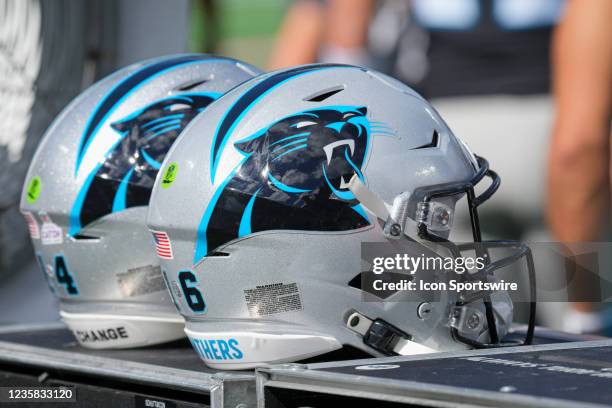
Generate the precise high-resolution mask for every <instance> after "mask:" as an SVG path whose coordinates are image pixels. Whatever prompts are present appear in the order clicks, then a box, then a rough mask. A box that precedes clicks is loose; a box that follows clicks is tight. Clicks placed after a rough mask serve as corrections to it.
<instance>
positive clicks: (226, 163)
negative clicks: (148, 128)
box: [147, 65, 512, 369]
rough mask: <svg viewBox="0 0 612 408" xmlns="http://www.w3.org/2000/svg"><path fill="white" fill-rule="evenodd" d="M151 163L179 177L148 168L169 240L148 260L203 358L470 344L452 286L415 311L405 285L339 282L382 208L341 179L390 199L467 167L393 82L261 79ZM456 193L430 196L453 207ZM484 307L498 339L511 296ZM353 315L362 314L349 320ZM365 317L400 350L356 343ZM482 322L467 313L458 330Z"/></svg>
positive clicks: (230, 360)
mask: <svg viewBox="0 0 612 408" xmlns="http://www.w3.org/2000/svg"><path fill="white" fill-rule="evenodd" d="M210 123H216V124H217V126H215V127H211V126H210ZM164 167H165V168H170V167H173V168H177V169H178V172H177V173H176V177H175V178H174V179H173V182H172V184H171V185H170V186H169V187H168V188H163V180H162V179H161V178H160V177H158V180H157V182H156V185H155V187H154V190H153V194H152V198H151V205H150V207H149V213H148V216H147V223H148V225H149V227H150V228H151V229H152V230H155V231H158V232H159V231H161V232H163V233H164V234H165V235H166V236H167V237H168V242H169V245H170V246H171V248H172V252H173V258H172V259H164V260H162V262H161V264H162V267H163V268H164V270H165V271H166V273H167V278H168V280H169V282H170V284H169V286H170V288H171V291H172V296H173V298H174V300H175V302H176V304H177V307H178V308H179V310H180V312H181V314H182V315H183V316H184V317H185V319H186V333H187V334H188V336H189V338H190V340H191V341H192V344H193V346H194V348H195V349H196V351H197V352H198V353H199V354H200V356H201V358H202V359H203V360H204V361H205V362H206V364H208V365H209V366H211V367H216V368H224V369H233V368H246V367H253V366H257V365H263V364H270V363H278V362H287V361H297V360H301V359H305V358H308V357H312V356H316V355H321V354H324V353H328V352H331V351H333V350H337V349H340V348H341V347H345V346H350V347H352V348H355V349H360V350H362V351H363V352H366V353H368V354H370V355H375V356H381V355H388V354H391V353H387V351H389V352H390V351H394V352H396V353H400V352H401V354H411V353H422V352H433V351H437V350H455V349H464V348H467V347H469V345H467V344H465V343H463V342H460V341H457V339H456V338H454V337H453V335H452V333H451V326H452V325H453V324H454V323H453V322H452V320H453V316H454V313H455V304H456V302H457V299H456V296H455V295H453V294H452V293H450V292H442V293H440V298H439V301H437V302H432V304H431V307H430V310H429V313H428V317H427V318H426V319H424V318H420V317H419V315H418V313H417V310H418V308H419V305H420V304H421V302H418V301H415V300H414V299H411V298H410V295H409V294H406V293H399V292H398V293H396V294H394V295H392V296H390V297H389V298H387V299H386V300H387V301H386V302H365V301H364V299H363V293H362V291H361V290H360V289H359V288H357V287H355V285H351V284H350V282H352V281H354V280H355V278H356V277H358V276H359V275H360V272H361V271H363V270H364V269H362V267H363V265H362V260H361V256H360V250H361V245H362V243H366V242H370V243H376V242H379V243H384V242H388V241H389V240H388V237H387V234H386V233H385V231H384V218H383V219H382V220H380V219H379V218H378V217H377V212H376V211H373V210H372V208H368V206H367V205H365V203H364V202H362V201H360V199H359V197H357V196H356V195H355V194H354V192H353V190H352V189H351V187H350V186H351V183H352V182H353V180H354V179H355V178H356V179H357V180H360V181H361V183H362V184H363V185H365V186H367V189H369V191H371V192H372V194H373V195H375V196H376V197H378V198H377V200H380V201H381V202H383V203H384V202H386V203H393V202H394V199H395V198H396V197H398V195H401V194H402V193H404V192H417V191H421V190H422V189H423V188H429V187H431V186H440V185H448V184H453V183H457V182H459V183H464V182H466V181H469V180H472V179H473V178H474V177H476V176H477V175H479V174H481V167H480V165H479V162H478V161H477V159H476V158H475V156H474V155H472V153H470V152H469V150H468V149H467V147H466V146H465V145H464V144H463V143H462V142H461V141H460V140H459V139H458V138H457V137H455V136H454V135H453V133H452V132H451V130H450V129H449V128H448V127H447V125H446V124H445V123H444V121H443V120H442V119H441V118H440V116H439V115H438V114H437V113H436V111H435V110H434V109H433V108H432V107H431V105H430V104H429V103H428V102H426V101H425V100H424V99H423V98H422V97H420V96H419V95H418V94H416V93H415V92H414V91H412V90H411V89H409V88H408V87H406V86H405V85H403V84H401V83H400V82H398V81H396V80H393V79H392V78H390V77H387V76H385V75H383V74H380V73H377V72H374V71H371V70H368V69H364V68H359V67H354V66H343V65H307V66H302V67H297V68H292V69H288V70H282V71H277V72H273V73H269V74H265V75H262V76H259V77H257V78H255V79H252V80H250V81H248V82H246V83H244V84H242V85H240V86H239V87H237V88H235V89H233V90H232V91H230V92H228V93H227V94H226V95H224V96H223V97H222V98H220V99H218V100H217V101H216V102H215V103H214V104H212V105H211V106H210V107H209V109H207V110H206V112H204V113H203V114H202V115H201V116H199V117H197V118H196V119H195V120H194V121H193V122H192V123H190V125H189V126H188V127H187V128H186V130H185V131H184V132H183V134H182V135H181V137H180V138H179V140H178V141H177V143H175V145H174V146H173V147H172V149H171V151H170V152H169V153H168V155H167V157H166V159H165V161H164ZM483 169H484V168H483ZM462 195H463V194H459V193H457V194H454V195H450V196H448V197H439V198H438V199H436V201H437V202H439V203H441V204H443V205H445V206H446V208H449V209H450V210H452V209H453V208H454V204H455V201H456V200H457V199H459V198H461V196H462ZM384 207H385V206H384V205H383V208H384ZM179 209H180V210H179ZM411 217H412V219H407V220H406V222H407V224H410V223H412V225H413V227H414V226H415V225H416V223H417V221H418V220H417V219H416V217H415V214H414V212H413V213H412V214H411ZM414 229H415V231H416V228H414ZM437 234H438V236H439V237H440V238H442V239H444V238H446V237H448V231H439V232H437ZM409 235H410V234H409V230H408V228H407V229H406V236H405V237H404V239H402V240H398V241H396V242H397V245H399V247H400V248H402V250H404V251H406V252H407V253H414V254H415V255H418V253H419V252H421V251H422V250H424V249H427V248H428V245H429V246H431V242H427V243H422V244H420V243H421V240H420V239H419V236H417V234H416V233H413V234H412V236H409ZM412 244H414V245H412ZM417 251H418V252H417ZM497 303H498V304H499V305H500V307H497V308H496V309H495V316H494V318H495V319H496V320H497V322H498V329H499V330H500V333H501V334H502V335H503V333H505V331H506V330H507V328H508V325H509V324H510V321H509V320H511V319H512V305H511V303H510V302H509V299H507V298H506V297H505V296H504V295H503V294H502V295H501V298H500V299H499V301H498V302H497ZM481 306H482V305H480V306H477V307H475V308H474V309H475V311H476V312H478V313H482V314H483V313H484V311H483V309H482V308H481ZM478 308H480V310H476V309H478ZM354 317H358V318H359V319H360V321H361V322H362V323H360V324H356V325H354V327H352V325H351V321H352V322H353V323H355V320H354V319H353V318H354ZM455 317H456V316H455ZM379 320H380V321H383V322H384V323H385V324H386V326H385V330H387V329H388V332H389V333H391V334H393V333H392V329H390V327H392V328H396V329H397V330H399V331H400V332H401V333H403V337H402V336H400V337H401V338H402V339H403V340H402V347H399V348H398V347H396V346H394V347H395V349H397V350H395V349H394V350H383V348H381V347H378V346H376V347H374V346H373V345H372V343H368V342H367V341H366V334H367V333H368V331H371V328H372V327H374V326H373V325H374V323H375V322H377V321H379ZM367 322H369V323H367ZM366 323H367V326H364V325H365V324H366ZM486 330H487V325H486V323H485V324H481V325H480V326H479V327H477V328H475V330H474V333H472V334H471V335H470V336H471V339H475V340H478V339H480V340H482V339H483V338H484V337H486V336H487V333H486ZM396 340H397V339H396Z"/></svg>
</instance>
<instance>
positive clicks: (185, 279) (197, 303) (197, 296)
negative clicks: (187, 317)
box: [178, 271, 206, 313]
mask: <svg viewBox="0 0 612 408" xmlns="http://www.w3.org/2000/svg"><path fill="white" fill-rule="evenodd" d="M178 279H179V283H180V284H181V289H182V291H183V294H184V295H185V300H186V301H187V305H189V308H190V309H191V310H192V311H193V312H194V313H204V312H205V311H206V302H204V296H202V292H200V289H198V288H197V287H196V285H197V283H198V279H197V278H196V276H195V275H194V274H193V272H191V271H181V272H179V274H178Z"/></svg>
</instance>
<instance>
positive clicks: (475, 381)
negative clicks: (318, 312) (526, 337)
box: [257, 340, 612, 408]
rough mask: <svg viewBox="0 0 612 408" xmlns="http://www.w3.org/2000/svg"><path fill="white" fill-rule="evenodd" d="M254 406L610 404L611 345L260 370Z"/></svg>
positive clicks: (589, 343) (581, 344)
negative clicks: (257, 402)
mask: <svg viewBox="0 0 612 408" xmlns="http://www.w3.org/2000/svg"><path fill="white" fill-rule="evenodd" d="M257 387H258V391H257V394H258V398H259V406H260V407H264V406H265V407H274V408H278V407H284V408H285V407H303V406H312V407H319V408H323V407H336V406H347V407H348V406H375V407H396V406H406V404H408V405H410V406H417V407H422V406H427V407H457V406H461V407H483V406H486V407H490V406H492V407H554V408H562V407H572V408H578V407H580V408H582V407H603V406H608V407H609V406H612V340H599V341H583V342H571V343H557V344H546V345H535V346H523V347H511V348H506V349H501V350H500V349H494V350H492V349H490V350H479V351H478V350H472V351H467V352H460V353H440V354H435V355H432V354H430V355H423V356H411V357H391V358H381V359H368V360H360V361H356V360H355V361H351V362H342V363H323V364H309V365H299V364H288V365H285V366H279V367H274V368H265V369H260V370H258V375H257Z"/></svg>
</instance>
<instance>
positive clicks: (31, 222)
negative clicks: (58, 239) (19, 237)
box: [22, 212, 40, 239]
mask: <svg viewBox="0 0 612 408" xmlns="http://www.w3.org/2000/svg"><path fill="white" fill-rule="evenodd" d="M22 214H23V216H24V218H25V220H26V222H27V223H28V230H29V231H30V237H31V238H32V239H40V229H39V228H38V222H36V218H34V215H33V214H32V213H31V212H23V213H22Z"/></svg>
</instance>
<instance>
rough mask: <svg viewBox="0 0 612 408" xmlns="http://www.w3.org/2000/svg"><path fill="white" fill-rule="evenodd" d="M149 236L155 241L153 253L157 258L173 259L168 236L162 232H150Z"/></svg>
mask: <svg viewBox="0 0 612 408" xmlns="http://www.w3.org/2000/svg"><path fill="white" fill-rule="evenodd" d="M151 234H153V241H155V252H157V256H159V257H160V258H161V259H173V258H174V257H173V256H172V244H171V243H170V238H169V237H168V234H166V233H165V232H163V231H153V230H151Z"/></svg>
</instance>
